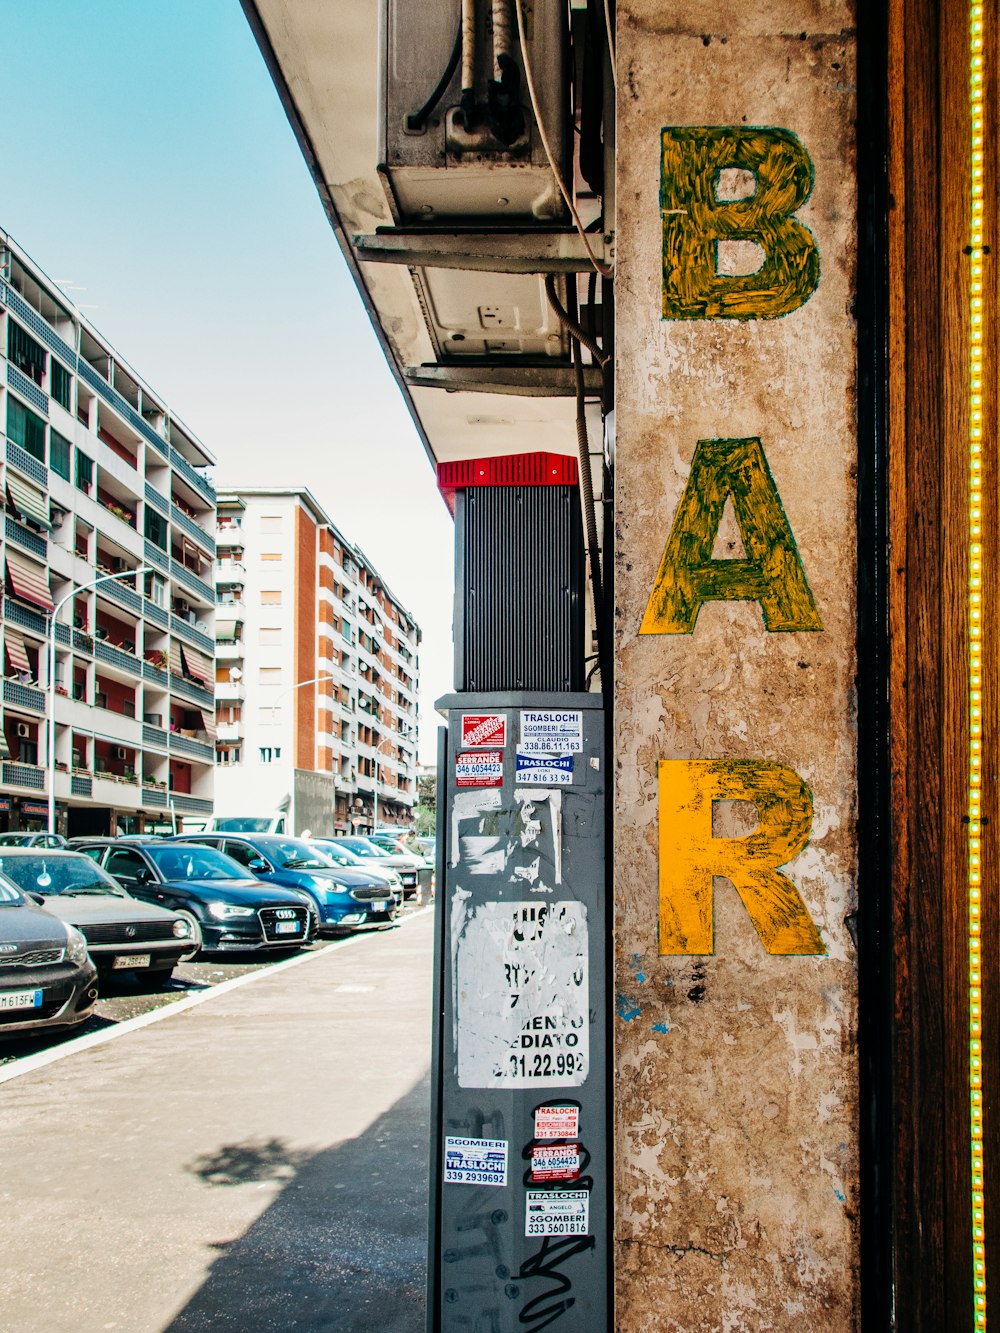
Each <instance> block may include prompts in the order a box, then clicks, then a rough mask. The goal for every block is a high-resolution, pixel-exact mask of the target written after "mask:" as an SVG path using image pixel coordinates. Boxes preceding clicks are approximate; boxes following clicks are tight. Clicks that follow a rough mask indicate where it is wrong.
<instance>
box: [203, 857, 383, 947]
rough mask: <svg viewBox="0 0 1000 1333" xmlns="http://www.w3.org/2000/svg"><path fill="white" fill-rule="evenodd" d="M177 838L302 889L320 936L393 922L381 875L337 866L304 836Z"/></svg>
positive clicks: (251, 871) (275, 881)
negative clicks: (315, 913) (311, 909)
mask: <svg viewBox="0 0 1000 1333" xmlns="http://www.w3.org/2000/svg"><path fill="white" fill-rule="evenodd" d="M178 841H179V842H197V843H200V844H201V845H202V846H204V847H215V848H217V849H218V850H219V851H220V852H223V853H225V855H226V856H228V857H231V858H232V860H234V861H236V862H238V863H239V864H240V865H241V866H244V867H245V868H246V870H247V872H248V873H249V874H251V875H253V876H254V877H255V878H256V879H259V880H263V881H264V882H265V883H267V884H273V885H275V886H279V887H281V888H285V889H294V890H296V891H297V892H299V893H306V894H307V895H308V896H309V897H310V898H311V899H312V901H313V903H314V904H315V907H316V911H317V913H318V916H319V929H320V932H321V933H323V934H332V933H335V932H336V933H339V932H340V931H342V930H366V929H371V928H372V927H377V928H378V927H380V928H383V929H384V928H385V927H386V926H391V925H392V924H393V921H394V920H395V916H396V900H395V897H394V895H393V892H392V889H391V887H390V886H389V885H388V884H387V883H386V881H385V879H384V878H383V877H382V876H380V875H378V874H375V875H369V874H368V872H367V871H365V870H354V869H351V868H350V867H347V866H339V865H337V864H336V863H335V862H333V861H331V860H330V858H329V857H328V856H326V855H325V854H324V853H323V852H321V851H320V850H319V849H318V848H317V847H315V846H314V845H313V844H312V843H309V842H306V840H305V839H304V838H286V837H284V836H283V835H282V834H280V833H186V834H183V835H182V836H181V837H180V838H179V839H178Z"/></svg>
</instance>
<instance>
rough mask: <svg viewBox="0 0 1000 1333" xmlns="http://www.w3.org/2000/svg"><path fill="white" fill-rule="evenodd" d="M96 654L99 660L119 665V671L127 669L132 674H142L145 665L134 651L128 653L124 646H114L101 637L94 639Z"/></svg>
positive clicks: (111, 664) (110, 664)
mask: <svg viewBox="0 0 1000 1333" xmlns="http://www.w3.org/2000/svg"><path fill="white" fill-rule="evenodd" d="M94 656H95V657H96V658H97V660H98V662H106V663H107V665H108V666H112V667H117V668H118V670H119V671H126V672H128V674H129V675H130V676H141V675H142V674H143V666H144V665H146V664H145V663H143V662H140V660H139V659H138V657H136V656H135V654H134V653H127V652H125V650H124V649H123V648H114V647H112V645H111V644H110V643H104V642H103V641H102V640H101V639H96V640H95V641H94Z"/></svg>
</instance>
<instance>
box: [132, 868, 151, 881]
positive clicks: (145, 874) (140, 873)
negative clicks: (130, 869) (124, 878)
mask: <svg viewBox="0 0 1000 1333" xmlns="http://www.w3.org/2000/svg"><path fill="white" fill-rule="evenodd" d="M152 879H153V876H152V875H151V874H150V872H149V869H148V867H147V866H140V867H139V869H138V870H137V871H136V872H135V882H136V884H150V883H151V882H152Z"/></svg>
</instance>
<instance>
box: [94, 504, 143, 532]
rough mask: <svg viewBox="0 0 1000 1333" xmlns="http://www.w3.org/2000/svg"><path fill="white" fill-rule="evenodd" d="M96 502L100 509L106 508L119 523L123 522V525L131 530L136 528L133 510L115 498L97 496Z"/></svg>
mask: <svg viewBox="0 0 1000 1333" xmlns="http://www.w3.org/2000/svg"><path fill="white" fill-rule="evenodd" d="M97 503H98V504H99V505H100V506H101V508H102V509H104V510H106V512H107V513H109V514H111V515H112V516H113V517H114V518H116V519H117V520H118V521H119V523H124V524H125V526H126V527H127V528H131V530H132V531H133V532H135V531H136V530H137V529H136V517H135V513H134V511H133V510H131V509H127V508H126V507H125V505H123V504H120V503H119V502H118V501H117V500H102V499H100V498H98V500H97Z"/></svg>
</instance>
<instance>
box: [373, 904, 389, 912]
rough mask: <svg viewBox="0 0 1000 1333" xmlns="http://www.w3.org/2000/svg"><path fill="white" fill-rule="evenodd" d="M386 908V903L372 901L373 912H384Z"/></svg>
mask: <svg viewBox="0 0 1000 1333" xmlns="http://www.w3.org/2000/svg"><path fill="white" fill-rule="evenodd" d="M385 909H386V904H385V903H372V911H373V912H384V911H385Z"/></svg>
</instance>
